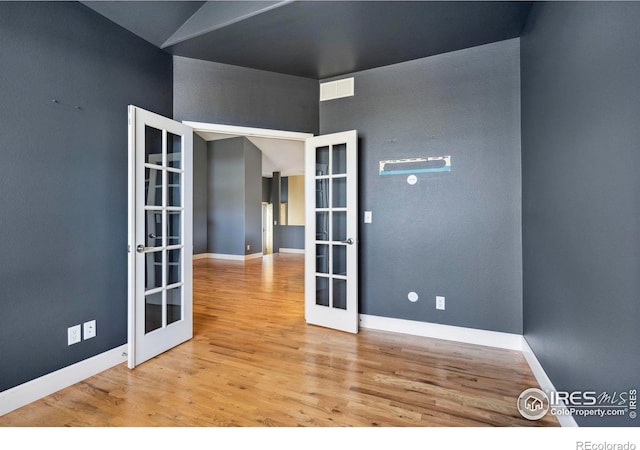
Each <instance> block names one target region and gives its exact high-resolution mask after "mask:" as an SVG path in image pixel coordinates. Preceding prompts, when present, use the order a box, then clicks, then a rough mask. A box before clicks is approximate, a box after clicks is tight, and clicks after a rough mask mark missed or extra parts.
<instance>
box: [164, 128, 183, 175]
mask: <svg viewBox="0 0 640 450" xmlns="http://www.w3.org/2000/svg"><path fill="white" fill-rule="evenodd" d="M167 166H168V167H174V168H176V169H180V168H181V167H182V136H178V135H176V134H173V133H169V132H167Z"/></svg>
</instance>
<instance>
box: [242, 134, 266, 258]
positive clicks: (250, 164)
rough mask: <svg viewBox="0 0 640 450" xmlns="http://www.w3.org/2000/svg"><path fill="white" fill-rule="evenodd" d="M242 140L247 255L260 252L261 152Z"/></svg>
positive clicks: (248, 141) (250, 143) (247, 140)
mask: <svg viewBox="0 0 640 450" xmlns="http://www.w3.org/2000/svg"><path fill="white" fill-rule="evenodd" d="M243 140H244V186H245V191H244V195H245V197H244V229H245V237H244V244H245V246H244V249H245V252H244V253H245V254H247V255H249V254H253V253H260V252H261V251H262V152H261V151H260V149H259V148H258V147H256V146H255V145H254V144H253V143H252V142H251V141H250V140H249V139H246V138H243ZM247 246H250V247H249V248H247Z"/></svg>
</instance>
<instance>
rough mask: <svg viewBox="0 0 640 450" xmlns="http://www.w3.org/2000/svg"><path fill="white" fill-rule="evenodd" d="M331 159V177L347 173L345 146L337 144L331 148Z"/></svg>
mask: <svg viewBox="0 0 640 450" xmlns="http://www.w3.org/2000/svg"><path fill="white" fill-rule="evenodd" d="M331 159H332V160H333V163H332V166H331V168H332V170H331V173H332V174H333V175H337V174H346V173H347V144H337V145H334V146H333V147H332V154H331Z"/></svg>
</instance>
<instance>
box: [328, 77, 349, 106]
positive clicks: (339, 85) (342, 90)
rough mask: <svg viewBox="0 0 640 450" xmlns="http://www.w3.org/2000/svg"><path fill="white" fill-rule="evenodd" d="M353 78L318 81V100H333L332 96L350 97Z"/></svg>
mask: <svg viewBox="0 0 640 450" xmlns="http://www.w3.org/2000/svg"><path fill="white" fill-rule="evenodd" d="M353 95H354V91H353V78H345V79H344V80H336V81H329V82H328V83H320V101H321V102H324V101H326V100H333V99H334V98H342V97H352V96H353Z"/></svg>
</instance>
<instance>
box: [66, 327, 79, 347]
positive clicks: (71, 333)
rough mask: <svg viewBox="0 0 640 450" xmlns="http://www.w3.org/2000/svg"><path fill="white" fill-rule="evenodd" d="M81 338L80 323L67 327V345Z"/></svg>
mask: <svg viewBox="0 0 640 450" xmlns="http://www.w3.org/2000/svg"><path fill="white" fill-rule="evenodd" d="M81 340H82V337H81V334H80V325H74V326H72V327H69V328H67V345H73V344H77V343H78V342H80V341H81Z"/></svg>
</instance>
